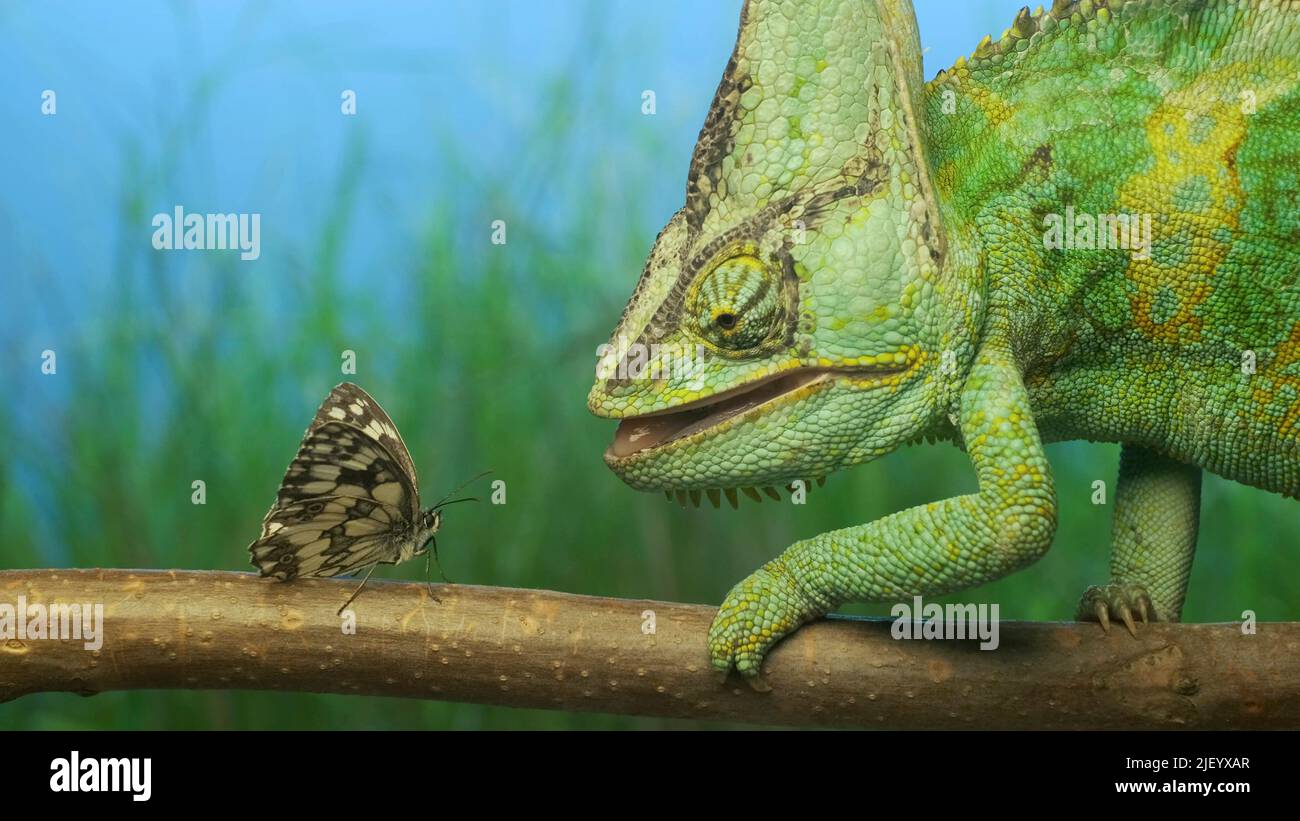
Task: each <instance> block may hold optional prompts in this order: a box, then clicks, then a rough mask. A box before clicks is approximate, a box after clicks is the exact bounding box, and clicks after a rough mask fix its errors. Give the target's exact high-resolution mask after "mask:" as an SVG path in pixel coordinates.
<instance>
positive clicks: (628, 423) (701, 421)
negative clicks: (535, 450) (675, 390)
mask: <svg viewBox="0 0 1300 821" xmlns="http://www.w3.org/2000/svg"><path fill="white" fill-rule="evenodd" d="M905 370H907V367H906V366H899V367H897V368H887V369H880V368H876V369H871V370H863V369H857V368H796V369H793V370H789V371H785V372H783V373H777V374H772V375H771V376H768V377H765V378H763V379H760V380H757V381H755V382H751V383H748V384H745V385H740V386H738V387H735V388H732V389H731V390H727V391H723V392H721V393H719V394H715V395H713V396H708V397H705V398H704V399H698V400H696V401H694V402H689V403H687V404H684V405H681V406H679V407H676V408H671V409H669V410H663V411H656V412H654V413H647V414H644V415H642V416H629V417H627V418H625V419H623V420H622V421H621V422H620V423H619V426H618V431H617V432H616V433H615V434H614V441H613V442H612V443H611V444H610V446H609V449H608V450H607V451H606V456H610V457H613V458H615V459H622V458H624V457H627V456H632V455H633V454H637V453H641V452H643V451H647V450H651V449H653V448H657V447H660V446H662V445H666V444H668V443H670V442H675V441H677V440H679V439H684V438H686V437H687V436H691V435H693V434H696V433H699V432H700V431H703V430H707V429H709V428H713V427H716V426H717V425H720V424H722V423H723V422H725V421H727V420H728V419H733V418H735V417H737V416H740V415H741V414H744V413H746V412H748V411H751V410H753V409H754V408H758V407H761V406H763V405H767V404H769V403H771V402H773V401H775V400H777V399H780V398H781V397H782V396H785V395H787V394H790V393H793V392H794V391H797V390H799V389H801V388H805V387H807V386H809V385H812V384H814V383H816V382H820V381H823V380H827V379H830V378H831V377H833V376H835V375H837V374H839V375H844V376H853V375H859V376H889V375H893V374H897V373H902V372H903V371H905Z"/></svg>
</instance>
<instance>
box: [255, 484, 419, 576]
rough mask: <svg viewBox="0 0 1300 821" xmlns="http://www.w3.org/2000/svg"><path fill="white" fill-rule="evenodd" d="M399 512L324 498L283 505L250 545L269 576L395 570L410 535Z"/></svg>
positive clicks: (360, 501)
mask: <svg viewBox="0 0 1300 821" xmlns="http://www.w3.org/2000/svg"><path fill="white" fill-rule="evenodd" d="M405 527H406V525H405V524H404V519H403V514H402V511H401V510H400V509H399V508H396V507H393V506H392V505H387V504H384V503H382V502H379V501H376V500H374V499H370V498H358V497H356V496H322V497H319V498H315V499H306V500H303V501H298V502H292V503H290V504H287V505H283V506H280V505H277V506H276V507H274V508H272V509H271V512H270V513H268V514H267V516H266V519H264V520H263V521H262V535H261V537H260V538H259V539H258V540H257V541H255V542H253V543H252V544H251V545H249V548H248V549H249V552H250V553H252V555H253V564H254V565H256V566H257V567H258V569H260V570H261V571H262V575H263V576H274V577H275V578H277V579H280V580H281V581H288V580H290V579H295V578H297V577H299V576H346V575H348V574H350V573H356V572H357V571H359V570H363V569H365V568H367V567H369V566H370V565H372V564H376V563H386V564H394V563H396V561H397V558H398V556H399V555H400V545H401V542H402V538H403V535H404V534H405V532H406V531H405V530H404V528H405Z"/></svg>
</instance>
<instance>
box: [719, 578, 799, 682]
mask: <svg viewBox="0 0 1300 821" xmlns="http://www.w3.org/2000/svg"><path fill="white" fill-rule="evenodd" d="M819 615H822V613H821V612H820V611H819V610H818V609H817V608H816V607H815V606H814V605H813V604H812V603H811V602H809V601H808V599H807V597H806V596H805V595H803V593H802V592H800V590H799V588H798V585H797V584H796V583H795V581H794V579H793V578H792V577H791V576H790V575H789V574H788V573H786V572H785V571H784V570H783V569H781V568H780V567H779V565H777V564H776V563H769V564H768V565H766V566H764V567H762V568H760V569H759V570H758V571H757V572H755V573H754V574H752V575H751V576H749V578H747V579H745V580H744V581H742V582H741V583H740V584H738V585H736V586H735V587H733V588H732V589H731V592H730V593H728V594H727V597H726V599H724V600H723V602H722V606H721V607H719V608H718V614H717V615H716V616H714V618H713V625H712V626H711V627H710V628H709V657H710V660H711V662H712V664H713V669H714V670H716V671H718V673H719V679H720V680H721V681H722V682H725V681H726V680H727V676H728V674H729V673H730V672H731V671H732V670H733V669H734V670H736V671H737V672H738V673H740V675H741V676H742V677H743V678H744V679H745V681H746V682H747V683H748V684H749V685H750V686H751V687H753V688H754V689H755V690H758V691H760V692H766V691H767V690H770V689H771V688H770V687H769V686H768V685H767V683H766V682H764V681H763V679H762V678H761V677H760V675H759V673H760V671H761V668H762V666H763V659H764V657H765V656H766V655H767V651H768V650H770V649H771V648H772V645H774V644H776V643H777V642H778V641H780V640H781V639H782V638H784V637H785V636H786V635H788V634H789V633H791V632H792V631H793V630H794V629H795V628H797V627H798V626H799V625H801V624H803V623H804V622H806V621H808V620H810V619H813V618H816V617H817V616H819Z"/></svg>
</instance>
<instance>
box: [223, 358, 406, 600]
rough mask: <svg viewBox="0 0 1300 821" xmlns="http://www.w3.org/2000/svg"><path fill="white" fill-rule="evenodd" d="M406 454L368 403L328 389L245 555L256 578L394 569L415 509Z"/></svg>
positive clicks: (348, 391)
mask: <svg viewBox="0 0 1300 821" xmlns="http://www.w3.org/2000/svg"><path fill="white" fill-rule="evenodd" d="M417 487H418V486H417V485H416V479H415V466H414V465H413V464H412V462H411V455H410V453H409V452H408V451H407V449H406V445H405V444H404V443H403V442H402V438H401V436H400V435H399V434H398V432H397V427H396V426H395V425H394V424H393V421H392V420H391V419H389V418H388V414H386V413H384V411H383V409H382V408H380V407H379V403H377V402H376V401H375V400H374V399H372V398H371V397H370V396H369V394H367V393H366V392H365V391H363V390H361V388H359V387H357V386H356V385H353V384H350V383H347V382H344V383H343V384H341V385H338V386H336V387H335V388H334V390H332V391H330V395H329V396H328V397H326V399H325V401H324V402H323V403H322V404H321V406H320V409H319V410H317V412H316V418H315V419H314V420H312V423H311V426H310V427H308V428H307V433H306V435H305V436H304V437H303V440H302V444H301V445H300V446H299V447H298V453H297V455H296V456H294V458H293V461H292V462H290V463H289V469H288V470H287V471H286V472H285V474H284V479H283V481H281V483H280V490H279V492H278V493H277V494H276V500H275V504H274V505H273V506H272V507H271V510H270V511H269V512H268V513H267V514H266V518H265V519H263V520H262V533H261V536H260V537H259V538H258V539H257V541H255V542H253V543H252V544H251V545H249V548H248V549H249V552H250V553H251V554H252V557H253V564H254V565H256V566H257V567H258V568H259V569H260V570H261V572H262V575H264V576H274V577H276V578H279V579H282V580H288V579H292V578H296V577H298V576H338V575H345V574H348V573H354V572H356V571H357V570H360V569H364V568H366V567H369V566H370V565H373V564H375V563H377V562H383V563H390V564H391V563H395V562H396V561H397V559H398V557H399V556H400V555H401V545H403V544H404V543H405V542H406V541H409V539H410V538H411V534H412V532H413V530H414V528H415V523H416V521H417V519H418V516H419V511H420V498H419V491H418V489H417Z"/></svg>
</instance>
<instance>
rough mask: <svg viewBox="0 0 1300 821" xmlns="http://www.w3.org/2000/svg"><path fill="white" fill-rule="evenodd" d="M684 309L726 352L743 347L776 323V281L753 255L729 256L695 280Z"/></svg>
mask: <svg viewBox="0 0 1300 821" xmlns="http://www.w3.org/2000/svg"><path fill="white" fill-rule="evenodd" d="M687 310H688V312H689V314H690V316H691V318H692V320H693V324H694V326H695V331H696V333H697V334H698V335H699V336H700V337H702V338H703V339H705V340H706V341H708V342H711V343H713V345H715V346H716V347H718V348H721V349H723V350H727V351H737V352H740V351H749V350H752V349H754V348H758V347H760V346H761V345H762V344H763V343H765V342H767V341H768V340H769V339H771V338H772V337H773V336H774V335H776V334H777V333H778V332H779V331H780V329H781V327H782V321H781V320H782V317H783V315H784V311H783V310H782V304H781V283H780V281H779V279H778V278H777V277H776V276H774V275H773V274H772V273H771V272H769V270H768V268H767V266H766V265H764V264H763V263H762V262H761V261H759V260H758V259H756V258H755V257H752V256H748V255H744V256H736V257H732V258H730V259H728V260H727V261H725V262H723V263H721V264H720V265H718V266H717V267H715V268H714V269H713V270H711V271H709V272H708V273H707V274H705V275H704V276H702V277H700V278H699V279H698V280H696V282H695V285H694V286H693V287H692V288H691V291H690V293H689V294H688V296H687Z"/></svg>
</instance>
